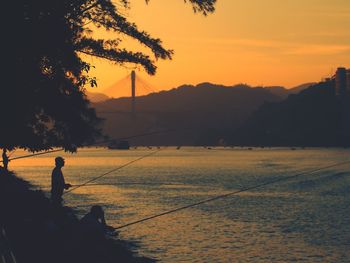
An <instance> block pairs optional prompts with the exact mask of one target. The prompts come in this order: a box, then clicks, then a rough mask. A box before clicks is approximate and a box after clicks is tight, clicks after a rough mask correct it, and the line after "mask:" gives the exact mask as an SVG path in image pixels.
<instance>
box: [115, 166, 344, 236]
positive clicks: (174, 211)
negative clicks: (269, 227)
mask: <svg viewBox="0 0 350 263" xmlns="http://www.w3.org/2000/svg"><path fill="white" fill-rule="evenodd" d="M345 164H350V161H345V162H341V163H336V164H332V165H329V166H324V167H321V168H317V169H314V170H310V171H305V172H301V173H298V174H295V175H291V176H287V177H282V178H276V179H273V180H270V181H268V182H265V183H261V184H257V185H254V186H248V187H245V188H243V189H240V190H236V191H233V192H230V193H227V194H223V195H218V196H215V197H212V198H209V199H205V200H202V201H199V202H196V203H192V204H189V205H185V206H181V207H178V208H175V209H171V210H168V211H165V212H162V213H159V214H155V215H152V216H149V217H145V218H142V219H139V220H136V221H133V222H130V223H126V224H124V225H122V226H119V227H116V228H115V229H116V230H118V229H122V228H126V227H129V226H132V225H136V224H140V223H143V222H145V221H149V220H152V219H155V218H158V217H161V216H165V215H169V214H173V213H176V212H179V211H181V210H185V209H188V208H192V207H195V206H198V205H201V204H205V203H209V202H213V201H216V200H218V199H224V198H227V197H230V196H233V195H237V194H239V193H243V192H247V191H250V190H255V189H258V188H261V187H263V186H267V185H272V184H276V183H279V182H282V181H287V180H290V179H292V178H297V177H300V176H302V175H310V174H315V173H317V172H320V171H322V170H325V169H329V168H333V167H336V166H342V165H345Z"/></svg>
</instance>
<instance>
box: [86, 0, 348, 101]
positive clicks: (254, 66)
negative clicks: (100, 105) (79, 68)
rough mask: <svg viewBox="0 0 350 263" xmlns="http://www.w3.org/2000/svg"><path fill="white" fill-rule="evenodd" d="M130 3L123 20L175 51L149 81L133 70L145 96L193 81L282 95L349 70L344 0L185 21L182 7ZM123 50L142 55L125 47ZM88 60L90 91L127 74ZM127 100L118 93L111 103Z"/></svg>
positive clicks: (242, 3)
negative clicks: (269, 89) (281, 89)
mask: <svg viewBox="0 0 350 263" xmlns="http://www.w3.org/2000/svg"><path fill="white" fill-rule="evenodd" d="M131 4H132V5H131V10H129V11H127V17H128V18H129V20H130V21H133V22H135V23H136V24H138V25H139V28H140V29H143V30H145V31H147V32H149V33H150V34H151V35H152V36H153V37H159V38H161V39H162V40H163V42H164V45H165V47H166V48H169V49H174V51H175V55H174V58H173V60H172V61H169V60H167V61H158V62H157V66H158V71H157V74H156V75H155V76H148V75H147V74H146V73H145V71H144V70H143V69H142V68H141V67H138V69H136V71H137V74H139V75H140V76H141V77H142V78H143V79H144V80H146V81H147V82H148V83H149V84H150V85H151V87H152V89H153V90H168V89H171V88H174V87H177V86H179V85H182V84H194V85H195V84H198V83H201V82H212V83H218V84H224V85H233V84H236V83H247V84H251V85H264V86H268V85H283V86H286V87H288V88H290V87H293V86H296V85H298V84H301V83H304V82H313V81H319V80H320V79H322V78H324V77H327V76H330V75H331V74H332V73H333V72H334V71H335V69H336V68H337V67H338V66H346V67H350V29H349V28H350V1H349V0H283V1H281V0H264V1H262V0H249V1H247V0H218V3H217V6H216V12H215V13H214V14H211V15H209V16H207V17H204V16H202V15H200V14H193V12H192V9H191V6H190V5H189V4H186V5H185V4H184V1H182V0H166V1H164V0H151V1H150V3H149V4H148V5H146V4H145V1H143V0H132V1H131ZM99 34H102V35H103V36H104V37H107V38H113V37H114V36H115V35H113V34H112V33H101V32H99ZM126 40H127V39H126ZM126 45H127V47H130V48H131V49H133V50H143V49H142V48H141V49H140V47H139V46H138V45H136V44H135V43H133V42H132V41H129V40H127V42H126ZM88 61H89V62H92V63H93V64H94V65H95V66H96V69H94V70H93V72H92V73H93V74H94V75H95V76H96V77H97V79H98V84H99V86H98V88H97V89H94V90H93V91H95V92H103V90H104V89H106V88H108V87H110V86H111V85H113V84H114V83H116V82H117V81H118V80H120V79H122V78H124V77H125V76H126V75H127V74H129V73H130V70H131V69H130V68H127V67H120V66H118V65H113V64H112V63H109V62H103V61H101V60H99V59H96V58H94V59H91V58H89V59H88ZM141 93H142V92H141ZM129 94H130V91H129V90H128V89H127V88H126V87H120V88H119V89H118V88H116V91H115V93H114V94H113V96H129Z"/></svg>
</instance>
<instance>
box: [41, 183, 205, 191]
mask: <svg viewBox="0 0 350 263" xmlns="http://www.w3.org/2000/svg"><path fill="white" fill-rule="evenodd" d="M117 185H150V186H162V185H164V186H207V185H201V184H196V185H194V184H185V183H166V182H165V183H143V182H120V183H92V184H86V185H84V187H87V186H117ZM78 186H79V187H80V186H81V187H82V186H83V185H82V184H73V185H71V187H78ZM49 188H50V186H44V188H43V189H49Z"/></svg>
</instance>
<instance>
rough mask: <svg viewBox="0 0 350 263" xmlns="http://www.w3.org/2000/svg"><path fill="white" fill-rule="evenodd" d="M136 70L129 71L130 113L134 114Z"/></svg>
mask: <svg viewBox="0 0 350 263" xmlns="http://www.w3.org/2000/svg"><path fill="white" fill-rule="evenodd" d="M135 94H136V72H135V70H133V71H131V113H132V115H133V116H134V115H135V102H136V101H135V100H136V95H135Z"/></svg>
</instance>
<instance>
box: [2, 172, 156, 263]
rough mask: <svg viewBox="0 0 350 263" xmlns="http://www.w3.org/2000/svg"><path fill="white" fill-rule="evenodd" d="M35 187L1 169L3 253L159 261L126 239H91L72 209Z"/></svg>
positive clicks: (93, 261) (91, 261)
mask: <svg viewBox="0 0 350 263" xmlns="http://www.w3.org/2000/svg"><path fill="white" fill-rule="evenodd" d="M33 189H34V187H33V186H32V185H31V184H30V183H29V182H27V181H25V180H23V179H20V178H18V177H16V176H15V174H14V173H12V172H7V171H5V170H0V226H1V228H3V229H4V230H5V231H6V241H5V240H0V252H1V251H2V253H6V251H5V248H4V247H6V250H11V251H12V252H13V255H14V256H15V258H16V261H17V262H19V263H22V262H23V263H24V262H30V263H31V262H35V263H44V262H45V263H51V262H52V263H56V262H57V263H58V262H60V263H62V262H65V263H73V262H74V263H77V262H84V263H112V262H122V263H128V262H139V263H149V262H155V260H153V259H149V258H144V257H138V256H137V255H135V254H134V253H133V252H131V251H130V250H129V249H128V248H127V246H126V245H125V244H127V242H126V241H121V240H118V239H111V238H102V239H101V238H98V237H96V238H91V236H89V237H88V238H87V236H86V233H83V231H81V227H80V223H79V220H78V218H77V216H76V215H75V212H74V211H73V210H72V209H71V208H69V207H62V208H60V209H57V208H56V209H54V208H53V207H52V205H51V202H50V200H49V199H48V198H47V197H46V196H45V195H44V193H43V192H42V191H39V190H33ZM4 251H5V252H4ZM8 262H10V261H8Z"/></svg>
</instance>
